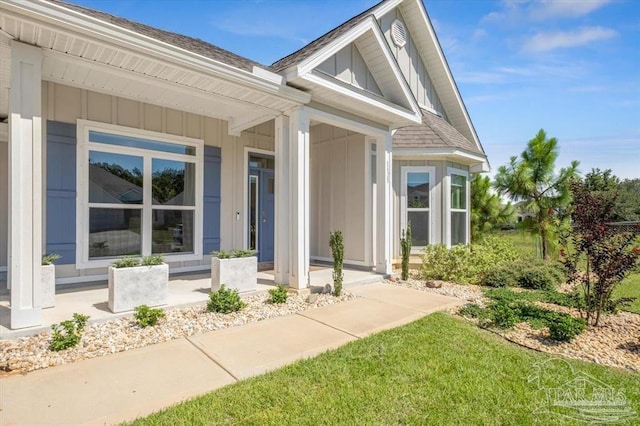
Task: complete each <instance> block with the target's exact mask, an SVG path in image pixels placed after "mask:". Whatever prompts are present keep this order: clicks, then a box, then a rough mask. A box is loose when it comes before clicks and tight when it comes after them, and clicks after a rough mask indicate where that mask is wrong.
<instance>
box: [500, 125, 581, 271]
mask: <svg viewBox="0 0 640 426" xmlns="http://www.w3.org/2000/svg"><path fill="white" fill-rule="evenodd" d="M557 158H558V140H557V139H556V138H550V139H548V138H547V134H546V133H545V131H544V130H542V129H540V131H539V132H538V134H537V135H536V137H534V138H533V139H531V140H530V141H529V143H528V144H527V149H525V150H524V151H523V152H522V153H521V154H520V158H518V157H516V156H513V157H511V161H510V163H509V164H508V165H506V166H501V167H500V168H499V169H498V173H497V175H496V178H495V188H496V189H497V190H498V193H499V194H500V195H507V196H508V197H509V198H510V199H511V200H512V201H516V202H517V201H524V203H523V205H524V207H525V209H526V210H527V211H528V212H529V213H531V214H532V219H531V220H530V221H528V222H529V223H528V228H529V230H530V231H531V232H533V233H534V234H537V235H540V237H541V240H542V257H543V258H544V259H548V258H549V246H550V240H551V237H552V235H553V234H554V233H555V230H556V228H555V227H556V223H555V222H556V219H557V216H556V215H555V214H556V213H559V212H562V211H564V210H565V209H566V207H567V206H568V205H569V202H570V200H571V193H570V191H569V187H568V182H569V178H571V177H573V176H575V175H576V173H577V168H578V164H579V163H578V162H577V161H573V162H572V163H571V166H569V167H567V168H563V169H560V172H559V173H558V174H556V173H555V172H554V169H555V164H556V159H557Z"/></svg>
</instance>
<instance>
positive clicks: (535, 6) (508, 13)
mask: <svg viewBox="0 0 640 426" xmlns="http://www.w3.org/2000/svg"><path fill="white" fill-rule="evenodd" d="M612 1H613V0H503V1H502V8H501V9H500V10H496V11H493V12H490V13H488V14H487V15H485V16H484V17H483V18H482V19H481V21H480V22H482V23H506V24H510V25H514V24H516V23H517V22H521V21H522V20H534V21H539V20H545V19H553V18H578V17H580V16H585V15H588V14H589V13H591V12H593V11H594V10H597V9H599V8H601V7H602V6H604V5H606V4H608V3H611V2H612Z"/></svg>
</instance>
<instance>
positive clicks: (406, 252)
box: [400, 224, 412, 281]
mask: <svg viewBox="0 0 640 426" xmlns="http://www.w3.org/2000/svg"><path fill="white" fill-rule="evenodd" d="M411 246H412V242H411V224H409V225H408V226H407V232H406V233H405V231H404V229H403V230H402V237H401V238H400V251H401V252H402V279H403V280H405V281H406V280H408V279H409V258H410V257H411Z"/></svg>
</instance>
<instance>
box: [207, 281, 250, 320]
mask: <svg viewBox="0 0 640 426" xmlns="http://www.w3.org/2000/svg"><path fill="white" fill-rule="evenodd" d="M245 306H247V304H246V303H245V302H243V301H242V299H240V295H239V294H238V290H233V289H230V288H225V286H224V284H222V285H221V286H220V289H219V290H217V291H212V292H211V293H209V302H207V310H208V311H209V312H219V313H222V314H229V313H231V312H237V311H239V310H241V309H242V308H244V307H245Z"/></svg>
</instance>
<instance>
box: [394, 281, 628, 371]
mask: <svg viewBox="0 0 640 426" xmlns="http://www.w3.org/2000/svg"><path fill="white" fill-rule="evenodd" d="M390 282H391V283H392V284H395V285H400V286H403V287H409V288H414V289H417V290H422V291H428V292H432V293H438V294H444V295H446V296H452V297H457V298H458V299H462V300H464V301H466V302H469V303H477V304H479V305H481V306H483V305H484V304H485V302H486V301H487V299H485V298H484V295H483V293H482V287H480V286H476V285H461V284H455V283H449V282H442V287H441V288H428V287H427V286H426V284H425V282H424V280H419V279H416V278H410V279H409V280H407V281H402V280H391V281H390ZM514 290H515V289H514ZM539 304H540V305H542V306H544V307H547V308H551V309H554V310H557V311H559V312H564V313H570V314H572V315H573V316H576V317H577V316H578V312H577V311H576V310H575V309H569V308H566V307H562V306H557V305H551V304H546V303H545V304H543V303H539ZM458 309H459V308H453V309H452V311H453V312H455V311H457V310H458ZM471 321H474V322H477V321H475V320H471ZM600 321H601V325H600V326H598V327H590V328H589V329H588V330H586V331H585V332H583V333H582V334H580V335H579V336H577V337H576V338H575V339H574V340H573V341H572V342H567V343H562V342H556V341H554V340H551V339H550V338H549V337H548V336H549V333H548V330H547V329H546V328H541V329H538V330H536V329H534V328H533V327H531V325H529V324H528V323H520V324H517V325H516V326H515V327H514V328H512V329H510V330H506V331H504V330H493V331H495V332H496V333H497V334H499V335H501V336H502V337H504V338H506V339H508V340H510V341H512V342H514V343H517V344H519V345H522V346H525V347H528V348H531V349H535V350H538V351H541V352H546V353H549V354H553V355H562V356H565V357H568V358H574V359H580V360H583V361H590V362H595V363H597V364H602V365H607V366H611V367H618V368H624V369H627V370H631V371H637V372H640V315H638V314H634V313H631V312H619V313H618V314H615V315H605V316H604V317H603V318H602V319H601V320H600Z"/></svg>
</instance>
